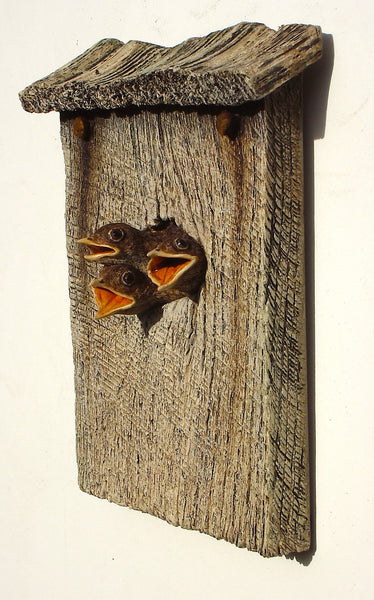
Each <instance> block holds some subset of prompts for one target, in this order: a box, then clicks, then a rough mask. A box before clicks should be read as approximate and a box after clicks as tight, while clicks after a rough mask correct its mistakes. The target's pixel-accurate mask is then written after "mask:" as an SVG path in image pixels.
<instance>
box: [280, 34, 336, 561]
mask: <svg viewBox="0 0 374 600" xmlns="http://www.w3.org/2000/svg"><path fill="white" fill-rule="evenodd" d="M333 66H334V42H333V37H332V35H330V34H323V56H322V58H321V60H319V61H318V62H317V63H315V64H314V65H312V66H311V67H310V68H309V69H307V70H306V71H305V72H304V201H305V286H306V289H305V292H306V333H307V372H308V411H309V415H308V417H309V452H310V501H311V528H312V544H311V548H310V550H308V551H307V552H300V553H296V554H293V555H290V556H289V558H296V560H297V561H298V562H300V563H302V564H303V565H305V566H307V565H309V564H310V562H311V561H312V558H313V555H314V554H315V552H316V549H317V532H316V430H315V425H316V419H315V356H314V353H315V298H314V294H315V277H314V272H315V265H314V243H315V235H314V140H320V139H322V138H323V137H324V135H325V126H326V113H327V104H328V96H329V90H330V81H331V74H332V70H333Z"/></svg>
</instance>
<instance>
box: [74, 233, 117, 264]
mask: <svg viewBox="0 0 374 600" xmlns="http://www.w3.org/2000/svg"><path fill="white" fill-rule="evenodd" d="M78 244H84V245H85V246H87V247H88V249H89V250H90V254H85V255H84V258H86V259H87V260H99V259H100V258H103V257H104V256H116V254H119V249H118V248H115V247H113V246H109V245H107V244H97V243H96V242H95V241H94V240H92V239H91V238H82V239H80V240H78Z"/></svg>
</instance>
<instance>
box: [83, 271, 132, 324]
mask: <svg viewBox="0 0 374 600" xmlns="http://www.w3.org/2000/svg"><path fill="white" fill-rule="evenodd" d="M91 286H92V289H93V292H94V296H95V300H96V304H97V307H98V311H97V313H96V315H95V319H102V318H103V317H107V316H109V315H113V314H115V313H117V312H118V311H121V312H123V311H124V310H126V309H128V308H130V307H131V306H133V305H134V304H135V300H134V298H131V297H130V296H122V295H121V294H118V292H114V291H113V290H110V289H108V288H106V287H102V284H101V283H100V281H99V280H98V279H95V280H94V281H93V282H92V283H91Z"/></svg>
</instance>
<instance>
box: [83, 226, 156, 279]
mask: <svg viewBox="0 0 374 600" xmlns="http://www.w3.org/2000/svg"><path fill="white" fill-rule="evenodd" d="M78 243H79V244H84V245H85V246H87V247H88V249H89V250H90V253H89V254H86V255H85V257H84V258H86V259H87V260H89V261H96V262H100V263H103V264H113V263H118V262H126V263H131V264H132V265H133V266H135V267H137V268H140V270H143V271H146V260H145V258H144V257H145V256H146V254H147V250H146V248H145V246H144V235H143V232H141V231H139V229H135V227H131V226H130V225H127V224H126V223H109V224H108V225H104V226H103V227H100V229H98V230H97V231H95V233H93V234H92V235H90V236H89V237H87V238H82V239H80V240H78Z"/></svg>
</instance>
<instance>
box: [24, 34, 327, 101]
mask: <svg viewBox="0 0 374 600" xmlns="http://www.w3.org/2000/svg"><path fill="white" fill-rule="evenodd" d="M321 54H322V34H321V30H320V28H319V27H315V26H313V25H284V26H282V27H280V28H279V29H278V31H274V30H272V29H269V28H268V27H266V26H265V25H262V24H260V23H239V24H238V25H235V26H233V27H229V28H227V29H223V30H222V31H216V32H214V33H211V34H209V35H207V36H205V37H201V38H191V39H188V40H186V41H185V42H182V43H181V44H178V45H177V46H174V47H172V48H166V47H163V46H157V45H155V44H149V43H146V42H138V41H130V42H127V43H126V44H124V43H123V42H120V41H119V40H114V39H105V40H102V41H100V42H98V43H97V44H95V45H94V46H92V48H90V49H88V50H87V51H86V52H84V53H83V54H81V55H80V56H78V57H77V58H75V59H74V60H72V61H71V62H70V63H68V64H67V65H65V66H63V67H61V68H60V69H57V71H54V72H53V73H51V74H50V75H48V76H47V77H45V78H43V79H40V80H39V81H36V82H35V83H33V84H32V85H30V86H28V87H27V88H26V89H25V90H23V91H22V92H20V99H21V102H22V105H23V108H24V109H25V110H27V111H29V112H49V111H51V110H56V111H76V110H82V109H83V110H92V109H115V108H121V107H126V106H129V105H136V106H147V105H158V104H171V105H180V106H194V105H206V104H219V105H226V106H231V105H238V104H242V103H244V102H248V101H251V100H258V99H260V98H263V97H264V96H266V95H268V94H269V93H271V92H272V91H274V90H275V89H276V88H278V87H279V86H280V85H282V84H283V83H285V82H286V81H288V80H289V79H291V78H292V77H295V76H296V75H297V74H298V73H300V72H301V71H303V70H304V69H305V68H306V67H307V66H309V65H310V64H312V63H313V62H315V61H316V60H318V59H319V58H320V57H321Z"/></svg>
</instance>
